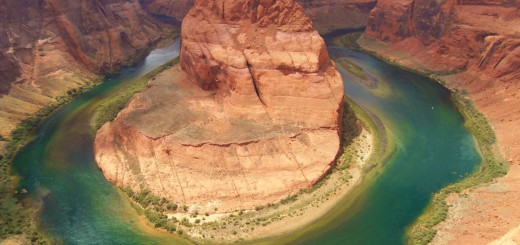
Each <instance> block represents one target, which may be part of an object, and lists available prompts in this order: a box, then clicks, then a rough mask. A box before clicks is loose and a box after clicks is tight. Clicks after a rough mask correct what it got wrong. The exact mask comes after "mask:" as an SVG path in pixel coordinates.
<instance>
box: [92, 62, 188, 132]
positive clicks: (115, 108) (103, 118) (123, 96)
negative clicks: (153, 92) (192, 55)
mask: <svg viewBox="0 0 520 245" xmlns="http://www.w3.org/2000/svg"><path fill="white" fill-rule="evenodd" d="M177 63H179V58H175V59H172V60H170V61H168V62H167V63H166V64H164V65H162V66H159V67H157V68H155V69H154V70H152V71H151V72H149V73H147V74H146V75H144V76H142V77H141V78H139V79H137V80H136V81H133V82H131V83H129V84H127V85H125V87H124V88H122V89H120V90H119V92H118V93H116V94H114V95H113V96H111V97H110V98H108V99H107V100H105V101H104V102H103V103H102V104H100V105H99V107H98V109H97V112H96V116H95V118H94V119H93V120H94V128H95V129H96V130H97V129H99V128H101V126H103V124H105V123H106V122H110V121H112V120H114V118H115V117H116V116H117V113H119V112H120V111H121V110H122V109H123V108H125V106H126V105H127V104H128V101H130V99H131V98H132V96H134V94H136V93H138V92H140V91H141V90H143V89H144V88H145V87H146V84H148V80H150V79H152V78H153V77H154V76H156V75H157V74H159V73H161V72H162V71H164V70H165V69H167V68H169V67H172V66H174V65H176V64H177Z"/></svg>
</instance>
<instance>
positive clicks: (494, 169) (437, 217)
mask: <svg viewBox="0 0 520 245" xmlns="http://www.w3.org/2000/svg"><path fill="white" fill-rule="evenodd" d="M452 100H453V101H454V103H455V106H456V107H457V109H458V110H459V111H460V112H461V114H462V116H463V117H464V121H465V123H464V126H465V127H466V128H467V129H468V131H469V132H470V133H471V134H473V136H474V137H475V139H476V141H477V143H478V146H479V149H480V152H481V154H482V158H483V159H482V163H481V164H480V167H479V169H478V170H477V171H475V172H474V173H473V174H471V175H470V176H468V177H467V178H464V179H463V180H461V181H460V182H457V183H454V184H451V185H448V186H446V187H445V188H443V189H442V190H440V191H439V192H437V193H436V194H435V195H434V196H433V198H432V200H431V203H430V205H429V206H428V208H427V209H426V211H425V212H424V213H423V215H421V216H420V217H419V218H418V219H417V221H416V222H415V224H413V225H412V226H411V227H410V228H409V229H408V232H407V233H408V243H409V244H428V243H430V242H431V241H432V240H433V238H434V237H435V234H436V233H437V231H436V230H435V229H434V227H435V225H437V224H439V223H440V222H442V221H443V220H445V219H446V217H447V215H448V208H449V206H448V204H447V203H446V197H448V195H449V194H451V193H460V192H461V191H463V190H465V189H470V188H475V187H477V186H479V185H481V184H483V183H488V182H490V181H492V180H493V179H494V178H497V177H500V176H503V175H505V174H506V173H507V164H506V163H505V162H504V161H502V160H499V157H497V156H498V152H497V150H496V146H495V143H496V137H495V134H494V132H493V129H492V128H491V126H490V125H489V123H488V121H487V120H486V118H485V117H484V115H482V113H480V112H479V111H477V110H476V109H475V107H473V104H472V103H471V101H470V100H469V99H467V98H465V97H463V96H462V93H461V92H460V91H457V92H455V93H454V94H453V95H452Z"/></svg>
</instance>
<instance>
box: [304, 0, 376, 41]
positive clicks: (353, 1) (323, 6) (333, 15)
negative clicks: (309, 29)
mask: <svg viewBox="0 0 520 245" xmlns="http://www.w3.org/2000/svg"><path fill="white" fill-rule="evenodd" d="M298 2H299V3H300V4H301V5H302V7H303V8H304V9H305V13H306V14H307V16H309V18H310V19H311V20H312V22H313V26H314V28H316V30H317V31H318V32H319V33H321V34H327V33H330V32H333V31H335V30H340V29H360V28H363V27H365V26H366V25H367V22H368V14H369V12H370V10H372V9H373V8H374V7H375V6H376V2H377V0H298Z"/></svg>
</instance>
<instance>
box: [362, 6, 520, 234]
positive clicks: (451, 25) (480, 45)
mask: <svg viewBox="0 0 520 245" xmlns="http://www.w3.org/2000/svg"><path fill="white" fill-rule="evenodd" d="M519 27H520V1H518V0H512V1H495V0H475V1H470V0H457V1H456V0H446V1H427V0H379V1H378V3H377V6H376V8H375V9H374V10H372V11H371V13H370V17H369V22H368V25H367V29H366V32H365V34H364V37H362V38H361V39H360V41H359V43H360V44H361V46H363V47H364V48H366V49H369V50H371V51H373V52H376V53H378V54H380V55H382V56H384V57H385V58H387V59H389V60H391V61H394V62H397V63H399V64H401V65H404V66H407V67H412V68H414V69H418V70H421V71H424V72H428V73H432V74H433V76H435V77H437V78H441V79H442V80H444V81H446V85H447V86H448V87H451V88H453V89H458V90H459V91H463V92H462V94H464V95H467V96H468V97H469V98H471V99H472V101H473V102H474V105H475V106H476V108H477V109H478V110H479V111H481V112H482V113H483V114H484V115H485V116H486V118H487V119H488V121H489V122H490V123H491V124H492V126H493V129H494V131H495V132H496V136H497V142H498V146H499V148H500V150H501V153H502V154H503V155H504V156H505V158H506V160H507V161H508V162H509V163H510V169H509V171H508V174H507V175H506V176H505V177H503V178H499V179H498V180H497V181H496V183H495V184H493V185H491V186H486V187H485V188H479V189H477V190H475V191H474V192H471V193H470V197H464V198H450V199H451V200H449V202H450V203H449V204H450V205H451V204H453V205H452V206H459V207H462V206H463V207H465V208H464V209H463V210H462V211H461V210H460V209H453V210H451V209H450V214H449V215H448V217H452V218H448V220H447V221H446V222H444V223H443V224H442V225H440V226H439V227H438V230H439V232H438V233H437V234H438V235H437V237H436V238H435V240H434V241H433V244H464V243H468V244H487V243H490V242H492V241H493V240H495V239H498V238H500V237H502V238H501V239H500V240H497V241H507V239H509V238H511V237H514V236H517V234H518V232H517V231H515V230H514V229H512V227H514V226H512V225H511V224H518V223H520V212H519V211H518V207H517V206H515V205H509V203H515V202H516V200H518V194H517V193H519V190H520V184H519V182H518V177H517V176H518V174H519V173H520V168H519V167H518V166H519V164H520V147H519V146H520V109H519V107H518V104H519V103H520V93H519V92H518V91H520V82H519V81H520V28H519ZM497 190H508V191H507V195H504V192H503V191H497ZM451 212H454V213H453V214H452V213H451ZM483 214H485V215H487V216H486V218H483ZM454 217H455V218H454ZM487 217H489V218H487ZM504 220H506V221H507V222H505V221H504ZM468 231H471V232H468ZM510 231H511V232H510ZM508 232H509V233H508ZM506 233H507V235H504V234H506ZM482 234H485V235H482ZM508 237H509V238H508Z"/></svg>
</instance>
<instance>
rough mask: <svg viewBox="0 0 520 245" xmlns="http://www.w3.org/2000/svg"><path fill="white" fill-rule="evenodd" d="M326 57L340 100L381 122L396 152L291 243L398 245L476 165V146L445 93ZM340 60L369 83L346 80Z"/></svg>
mask: <svg viewBox="0 0 520 245" xmlns="http://www.w3.org/2000/svg"><path fill="white" fill-rule="evenodd" d="M329 50H330V54H331V57H332V59H333V60H335V61H336V65H337V67H338V70H339V71H340V73H341V75H342V77H343V80H344V84H345V93H346V95H347V96H348V97H349V98H351V99H352V100H353V101H355V102H356V103H357V104H358V105H360V106H361V107H363V108H364V109H365V110H367V111H368V112H370V113H371V114H373V115H375V116H376V117H377V118H378V119H379V120H381V121H382V122H383V124H384V125H385V131H386V133H387V135H388V137H389V138H390V141H394V142H395V149H390V150H393V152H392V154H391V155H390V157H389V158H387V159H386V160H385V161H384V162H383V163H379V164H382V165H383V166H384V168H383V171H380V172H381V173H379V174H377V175H376V177H374V178H373V179H370V180H367V181H366V182H365V183H363V184H362V187H363V191H362V192H357V193H355V195H354V196H351V197H350V198H355V200H345V201H344V202H343V204H342V205H338V206H337V207H335V210H332V211H331V214H330V215H328V216H326V217H323V219H322V220H320V221H318V222H317V224H315V225H313V226H312V227H309V228H308V229H307V230H305V231H304V232H301V233H299V234H298V235H296V236H293V237H292V239H293V241H294V242H295V243H298V244H356V245H362V244H385V245H386V244H404V243H405V242H406V241H405V232H406V228H407V227H408V226H409V225H411V224H412V223H413V221H414V220H415V219H416V218H417V217H418V216H419V215H420V214H421V213H422V211H423V210H424V209H425V207H426V206H427V204H428V203H429V201H430V198H431V196H432V194H433V193H435V192H437V191H438V190H440V189H441V188H442V187H444V186H445V185H447V184H449V183H453V182H455V181H457V180H460V179H461V178H463V177H464V176H466V175H468V174H469V173H471V172H473V171H474V170H475V168H476V166H477V165H478V164H479V163H480V162H481V157H480V155H479V153H478V151H477V146H476V144H475V142H474V140H473V138H472V136H471V135H470V134H469V132H468V131H467V130H466V129H465V128H464V126H463V124H464V121H463V118H462V116H461V115H460V113H459V112H458V111H457V110H456V109H455V107H454V105H453V103H452V101H451V100H450V93H449V91H448V90H447V89H445V88H444V87H442V86H440V85H439V84H437V83H436V82H434V81H431V80H430V79H427V78H425V77H422V76H419V75H416V74H413V73H410V72H407V71H404V70H402V69H399V68H397V67H394V66H391V65H388V64H386V63H383V62H382V61H380V60H378V59H375V58H374V57H372V56H369V55H367V54H364V53H359V52H354V51H351V50H348V49H345V48H341V47H335V46H332V47H330V48H329ZM342 60H348V62H350V64H354V65H355V66H357V67H359V68H361V69H362V71H363V72H364V73H365V74H366V77H367V78H368V79H366V80H364V79H362V78H363V76H360V75H359V74H358V75H357V76H356V75H355V74H354V73H351V72H349V71H348V69H346V67H345V65H342V64H344V63H345V62H343V63H342V62H341V61H342ZM351 70H352V69H351ZM376 171H379V170H376ZM330 216H333V217H330ZM315 227H319V229H316V228H315Z"/></svg>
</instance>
